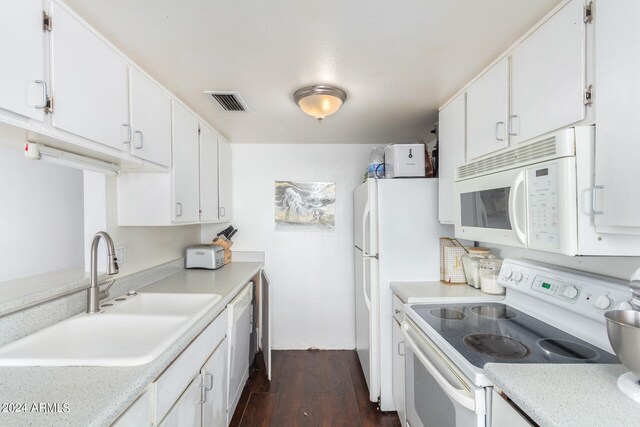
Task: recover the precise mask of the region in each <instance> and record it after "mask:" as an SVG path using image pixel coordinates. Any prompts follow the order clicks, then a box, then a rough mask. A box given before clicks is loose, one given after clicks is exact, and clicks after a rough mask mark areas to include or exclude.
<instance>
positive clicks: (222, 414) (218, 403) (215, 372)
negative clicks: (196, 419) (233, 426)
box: [201, 338, 228, 426]
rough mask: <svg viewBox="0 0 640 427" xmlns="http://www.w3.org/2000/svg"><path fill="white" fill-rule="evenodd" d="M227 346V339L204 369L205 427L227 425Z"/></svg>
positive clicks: (203, 412)
mask: <svg viewBox="0 0 640 427" xmlns="http://www.w3.org/2000/svg"><path fill="white" fill-rule="evenodd" d="M227 346H228V339H227V338H225V339H224V340H222V342H221V343H220V345H218V348H216V350H215V351H214V352H213V354H212V355H211V357H210V358H209V360H207V362H206V363H205V364H204V366H203V367H202V371H201V375H202V382H203V397H202V401H203V403H202V425H204V426H224V425H226V424H227V373H228V365H227Z"/></svg>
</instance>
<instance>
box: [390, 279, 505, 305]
mask: <svg viewBox="0 0 640 427" xmlns="http://www.w3.org/2000/svg"><path fill="white" fill-rule="evenodd" d="M391 289H392V290H393V292H394V293H395V294H396V295H397V296H398V298H400V299H401V300H402V302H404V303H405V304H412V303H431V302H460V301H473V300H483V301H502V300H503V299H504V295H492V294H487V293H485V292H482V291H481V290H480V289H476V288H474V287H472V286H469V285H464V284H462V285H448V284H446V283H442V282H439V281H438V282H434V281H431V282H391Z"/></svg>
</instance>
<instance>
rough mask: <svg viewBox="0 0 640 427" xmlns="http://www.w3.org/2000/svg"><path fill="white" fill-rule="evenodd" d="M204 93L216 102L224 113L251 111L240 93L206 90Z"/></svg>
mask: <svg viewBox="0 0 640 427" xmlns="http://www.w3.org/2000/svg"><path fill="white" fill-rule="evenodd" d="M204 93H205V94H206V95H207V96H210V97H211V98H212V99H213V100H214V101H216V102H217V103H218V105H220V107H222V109H223V110H224V111H232V112H247V111H251V110H249V107H247V104H246V103H245V102H244V100H243V99H242V97H241V96H240V94H239V93H238V92H229V91H219V90H206V91H205V92H204Z"/></svg>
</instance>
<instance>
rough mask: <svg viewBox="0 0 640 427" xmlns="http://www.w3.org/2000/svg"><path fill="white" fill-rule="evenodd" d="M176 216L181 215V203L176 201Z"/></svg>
mask: <svg viewBox="0 0 640 427" xmlns="http://www.w3.org/2000/svg"><path fill="white" fill-rule="evenodd" d="M176 208H177V209H176V216H177V217H181V216H182V203H180V202H177V203H176Z"/></svg>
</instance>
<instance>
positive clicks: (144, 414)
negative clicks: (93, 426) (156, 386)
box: [112, 391, 151, 427]
mask: <svg viewBox="0 0 640 427" xmlns="http://www.w3.org/2000/svg"><path fill="white" fill-rule="evenodd" d="M149 405H150V397H149V393H148V392H147V391H145V392H144V393H142V395H141V396H140V397H138V399H136V401H135V402H133V404H132V405H131V406H129V408H127V410H126V411H125V412H124V414H122V415H120V417H119V418H118V419H117V420H116V422H115V423H113V424H112V427H140V426H149V425H151V414H150V411H149Z"/></svg>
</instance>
